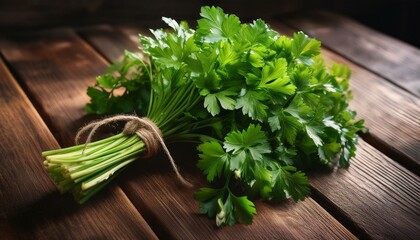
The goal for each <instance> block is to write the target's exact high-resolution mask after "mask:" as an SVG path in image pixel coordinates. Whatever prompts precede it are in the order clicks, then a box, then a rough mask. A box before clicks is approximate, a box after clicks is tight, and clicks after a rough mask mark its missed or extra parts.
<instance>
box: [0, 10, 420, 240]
mask: <svg viewBox="0 0 420 240" xmlns="http://www.w3.org/2000/svg"><path fill="white" fill-rule="evenodd" d="M269 22H270V24H271V26H272V27H273V28H275V29H276V30H278V31H279V32H280V33H284V34H290V33H291V32H293V31H296V30H303V31H305V32H306V33H307V34H309V35H311V36H313V37H316V38H318V39H319V40H321V41H322V43H323V55H324V56H325V58H326V61H327V62H331V61H336V62H340V63H344V64H347V65H348V66H350V68H351V69H352V71H353V75H352V78H351V89H352V91H353V95H354V100H353V101H352V102H351V107H352V108H353V109H355V110H356V111H357V112H358V116H359V117H360V118H364V119H365V120H366V126H367V127H368V128H369V129H370V131H369V133H367V134H363V135H362V136H361V139H360V143H359V146H358V150H357V156H356V157H355V158H354V159H353V160H352V163H351V166H350V167H349V168H348V169H337V168H333V169H331V170H330V171H327V172H319V171H318V172H313V173H310V174H309V177H310V183H311V190H312V195H311V197H309V198H307V199H306V200H305V201H303V202H298V203H294V202H293V201H286V202H283V203H280V204H267V203H264V202H262V201H257V202H256V207H257V212H258V214H257V216H256V217H255V218H254V223H253V224H252V225H235V226H231V227H226V228H223V229H217V228H216V227H215V222H214V220H213V219H208V218H207V217H205V216H202V215H199V214H198V203H197V202H196V201H195V200H193V198H192V195H193V193H194V192H195V191H197V188H198V186H202V184H203V183H202V182H203V177H202V176H201V174H200V173H199V171H197V169H189V168H182V170H183V173H184V174H185V176H186V177H187V178H188V179H190V180H191V181H192V182H193V183H194V184H195V186H197V187H196V188H195V189H186V188H183V187H182V186H179V184H177V181H176V177H175V176H174V174H173V173H172V172H171V170H170V169H169V167H162V166H160V165H164V164H161V163H162V162H164V161H165V160H164V157H163V156H158V157H155V158H153V159H151V160H149V161H139V162H138V163H136V164H134V166H133V167H132V168H131V169H129V170H128V171H127V173H126V174H123V175H122V176H120V177H119V178H118V179H117V181H115V183H114V184H112V185H111V186H109V187H108V188H106V189H105V190H104V191H103V192H101V193H100V194H99V195H98V196H96V197H95V198H93V199H92V200H91V201H89V202H88V203H86V204H85V205H81V206H80V205H78V204H76V203H75V202H74V201H73V200H72V199H71V197H69V196H68V195H64V196H62V195H60V194H59V193H58V191H57V188H56V186H55V185H54V183H53V182H52V181H51V180H50V179H49V177H48V175H47V173H46V171H45V170H44V168H43V164H42V161H43V159H42V157H41V154H40V153H41V151H44V150H49V149H53V148H58V147H60V146H62V147H64V146H70V145H72V144H73V139H74V135H75V132H76V130H77V129H78V128H79V127H81V126H83V125H84V124H85V123H86V122H88V121H90V120H92V119H93V118H92V117H87V116H85V112H84V105H85V103H86V102H87V101H88V97H87V96H86V88H87V86H90V85H93V84H94V82H95V77H96V76H97V75H99V74H101V73H103V72H104V71H105V69H106V67H107V66H108V65H109V64H110V63H111V62H113V61H116V60H117V59H119V58H120V57H121V56H122V53H123V50H124V49H129V50H134V51H135V50H136V49H138V45H137V33H139V32H142V33H144V32H146V30H145V29H147V28H149V27H150V25H148V24H144V26H120V25H118V26H110V25H106V26H94V27H87V28H77V29H75V28H60V29H47V30H40V31H34V32H26V33H22V34H10V35H3V36H2V37H0V52H1V57H0V119H1V121H0V238H1V239H15V238H19V239H20V238H23V239H104V238H112V239H115V238H119V239H143V238H144V239H155V238H164V239H166V238H176V239H210V238H211V239H218V238H220V239H274V238H276V239H283V238H284V239H314V238H316V239H318V238H323V239H353V238H362V239H369V238H372V239H381V238H385V239H410V238H411V239H418V238H419V237H420V178H419V173H420V167H419V164H420V108H419V105H420V100H419V95H420V51H419V49H417V48H415V47H412V46H409V45H407V44H405V43H403V42H401V41H398V40H395V39H393V38H391V37H388V36H385V35H383V34H381V33H378V32H376V31H374V30H371V29H368V28H366V27H364V26H362V25H361V24H359V23H356V22H354V21H352V20H350V19H348V18H346V17H343V16H339V15H335V14H331V13H328V12H313V13H311V14H309V15H305V17H298V16H297V17H292V18H288V19H271V20H269ZM184 147H186V149H189V150H190V151H189V152H193V153H186V152H182V151H180V150H178V151H177V150H176V149H174V154H175V158H177V159H187V161H190V163H193V162H195V161H196V160H197V156H196V155H195V154H194V151H191V150H193V149H194V147H193V146H184ZM181 149H184V148H181ZM159 162H161V163H159ZM178 162H179V161H178ZM157 166H158V167H157ZM181 167H182V165H181Z"/></svg>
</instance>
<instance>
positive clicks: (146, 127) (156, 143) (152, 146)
mask: <svg viewBox="0 0 420 240" xmlns="http://www.w3.org/2000/svg"><path fill="white" fill-rule="evenodd" d="M117 121H125V122H126V124H125V126H124V130H123V131H122V132H123V133H124V134H126V135H132V134H137V136H139V137H140V138H141V139H142V140H143V142H144V144H145V146H146V149H147V151H146V155H145V156H144V157H145V158H148V157H150V156H153V155H155V154H156V153H157V152H158V151H159V149H160V148H162V149H163V151H164V153H165V155H166V156H167V157H168V159H169V162H170V164H171V166H172V169H173V171H174V172H175V174H176V177H177V178H178V180H179V181H180V182H181V183H182V184H184V185H185V186H188V187H192V186H193V185H192V184H191V183H190V182H188V181H187V180H186V179H185V178H184V177H182V175H181V173H180V172H179V170H178V167H177V165H176V164H175V160H174V159H173V157H172V155H171V153H170V152H169V149H168V148H167V147H166V144H165V142H164V140H163V137H162V132H161V131H160V129H159V128H158V127H157V126H156V124H155V123H154V122H152V121H151V120H150V119H148V118H146V117H143V118H139V117H137V116H128V115H117V116H113V117H108V118H105V119H102V120H98V121H94V122H91V123H89V124H87V125H86V126H84V127H82V128H81V129H80V130H79V131H78V132H77V134H76V137H75V142H76V144H79V139H80V137H81V136H82V134H83V133H85V132H87V131H89V130H90V132H89V134H88V136H87V138H86V141H85V144H84V149H83V152H84V151H85V150H86V147H87V145H88V143H90V142H91V141H92V137H93V135H94V134H95V133H96V131H97V130H98V128H99V127H101V126H103V125H107V124H109V123H111V122H117Z"/></svg>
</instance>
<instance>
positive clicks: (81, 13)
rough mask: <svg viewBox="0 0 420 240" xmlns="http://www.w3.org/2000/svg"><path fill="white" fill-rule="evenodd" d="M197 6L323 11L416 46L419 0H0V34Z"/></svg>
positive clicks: (273, 12)
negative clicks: (340, 15) (338, 14)
mask: <svg viewBox="0 0 420 240" xmlns="http://www.w3.org/2000/svg"><path fill="white" fill-rule="evenodd" d="M203 5H217V6H220V7H222V8H223V9H224V10H225V12H229V13H235V14H237V15H238V16H239V17H240V18H241V20H244V21H246V20H252V19H255V18H262V19H268V18H281V17H287V16H289V15H293V14H304V13H305V11H309V10H313V9H326V10H330V11H333V12H337V13H341V14H344V15H347V16H349V17H351V18H353V19H355V20H357V21H359V22H361V23H363V24H365V25H367V26H369V27H371V28H374V29H376V30H378V31H381V32H384V33H386V34H388V35H391V36H394V37H396V38H399V39H401V40H403V41H406V42H408V43H411V44H412V45H415V46H417V47H419V46H420V39H419V34H418V32H419V31H420V26H419V25H420V20H419V19H420V18H419V14H420V13H419V12H420V0H351V1H340V0H266V1H264V0H253V1H250V0H218V1H210V0H160V1H150V0H148V1H145V0H73V1H72V0H67V1H60V0H31V1H30V0H8V1H7V0H0V34H7V33H9V32H11V31H27V30H29V29H34V28H45V27H52V26H85V25H91V24H106V23H133V24H135V23H148V24H153V23H156V22H159V21H160V18H161V16H167V17H171V18H175V19H177V20H189V21H190V22H193V21H194V20H195V19H197V18H198V13H199V9H200V7H201V6H203Z"/></svg>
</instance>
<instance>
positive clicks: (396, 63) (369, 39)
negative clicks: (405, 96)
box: [285, 12, 420, 96]
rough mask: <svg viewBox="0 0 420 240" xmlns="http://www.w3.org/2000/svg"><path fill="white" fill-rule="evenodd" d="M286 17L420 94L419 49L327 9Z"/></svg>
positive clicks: (362, 63) (389, 78)
mask: <svg viewBox="0 0 420 240" xmlns="http://www.w3.org/2000/svg"><path fill="white" fill-rule="evenodd" d="M285 21H286V22H287V23H289V24H290V25H292V26H294V27H296V28H298V29H299V30H303V31H304V32H306V33H307V34H309V35H312V36H314V37H316V38H318V39H320V40H321V41H322V43H323V44H324V46H326V47H328V48H330V49H332V50H334V51H336V52H338V53H339V54H341V55H343V56H345V57H346V58H348V59H350V60H352V61H353V62H355V63H358V64H360V65H361V66H363V67H365V68H367V69H369V70H371V71H373V72H375V73H376V74H378V75H380V76H382V77H384V78H386V79H387V80H389V81H391V82H393V83H394V84H396V85H398V86H400V87H402V88H404V89H405V90H407V91H409V92H411V93H413V94H414V95H417V96H420V50H419V49H417V48H415V47H413V46H410V45H408V44H406V43H404V42H401V41H399V40H397V39H394V38H392V37H389V36H386V35H384V34H381V33H379V32H377V31H375V30H372V29H370V28H367V27H365V26H363V25H361V24H359V23H357V22H355V21H353V20H351V19H349V18H347V17H344V16H341V15H338V14H333V13H330V12H311V13H307V14H305V15H301V16H296V17H294V18H287V19H285ZM413 31H416V30H415V29H413Z"/></svg>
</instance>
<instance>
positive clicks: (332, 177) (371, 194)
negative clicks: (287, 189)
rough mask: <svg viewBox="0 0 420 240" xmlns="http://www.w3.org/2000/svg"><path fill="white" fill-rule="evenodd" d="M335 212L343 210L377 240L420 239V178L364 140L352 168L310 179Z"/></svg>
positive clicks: (333, 170) (313, 176) (364, 231)
mask: <svg viewBox="0 0 420 240" xmlns="http://www.w3.org/2000/svg"><path fill="white" fill-rule="evenodd" d="M310 181H311V185H312V186H313V187H314V189H315V190H316V192H318V194H321V195H322V196H321V198H322V199H323V200H324V201H327V202H328V203H327V205H328V207H329V208H332V209H339V211H340V213H341V214H343V215H344V216H345V217H346V218H347V219H350V220H351V221H352V222H355V223H356V224H357V227H358V229H360V230H361V231H362V232H363V234H366V235H368V236H370V237H372V238H374V239H418V236H420V225H419V223H420V199H419V196H420V177H418V176H417V175H415V174H413V173H412V172H410V171H408V170H407V169H405V168H404V167H402V166H401V165H399V164H398V163H396V162H395V161H393V160H392V159H390V158H388V157H386V156H384V155H383V154H381V153H379V152H378V151H377V150H375V149H374V148H373V147H372V146H370V145H368V144H367V143H366V142H364V141H360V143H359V145H358V151H357V157H356V158H354V159H353V161H352V163H351V167H350V168H348V169H347V170H346V169H337V168H334V169H332V170H331V171H325V172H324V173H320V172H318V173H314V174H312V175H311V176H310Z"/></svg>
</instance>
